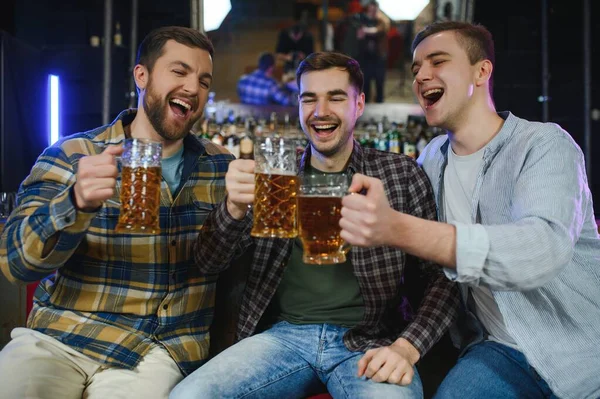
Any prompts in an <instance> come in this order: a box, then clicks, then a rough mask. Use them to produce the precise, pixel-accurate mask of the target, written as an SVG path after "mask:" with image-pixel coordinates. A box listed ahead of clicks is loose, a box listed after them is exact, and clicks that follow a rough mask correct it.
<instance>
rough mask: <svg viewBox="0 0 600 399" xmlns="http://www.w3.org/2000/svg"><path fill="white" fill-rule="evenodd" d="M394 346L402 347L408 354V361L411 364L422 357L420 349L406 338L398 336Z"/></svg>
mask: <svg viewBox="0 0 600 399" xmlns="http://www.w3.org/2000/svg"><path fill="white" fill-rule="evenodd" d="M392 346H395V347H397V348H400V350H402V351H403V352H404V353H406V354H407V357H408V361H409V362H410V364H411V365H413V366H414V365H415V364H416V363H417V362H418V361H419V359H421V354H420V353H419V351H418V349H417V348H415V346H414V345H413V344H411V343H410V342H409V341H408V340H407V339H406V338H398V339H397V340H396V341H395V342H394V343H393V344H392Z"/></svg>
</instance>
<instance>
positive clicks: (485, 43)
mask: <svg viewBox="0 0 600 399" xmlns="http://www.w3.org/2000/svg"><path fill="white" fill-rule="evenodd" d="M445 31H454V32H456V34H457V37H458V44H459V45H461V46H462V47H463V48H464V49H465V51H466V53H467V56H468V57H469V62H470V63H471V65H475V63H477V62H479V61H483V60H489V61H490V62H491V63H492V66H495V65H496V55H495V51H494V38H493V37H492V34H491V33H490V31H489V30H487V28H486V27H485V26H483V25H479V24H470V23H468V22H458V21H444V22H435V23H433V24H431V25H428V26H426V27H425V29H423V30H422V31H420V32H419V33H417V35H416V36H415V39H414V40H413V42H412V46H411V49H410V50H411V52H413V53H414V51H415V49H416V48H417V46H418V45H419V44H420V43H421V42H422V41H423V40H425V39H426V38H428V37H429V36H431V35H435V34H436V33H440V32H445ZM493 74H494V71H493V69H492V77H490V93H491V91H492V87H493V82H494V81H493Z"/></svg>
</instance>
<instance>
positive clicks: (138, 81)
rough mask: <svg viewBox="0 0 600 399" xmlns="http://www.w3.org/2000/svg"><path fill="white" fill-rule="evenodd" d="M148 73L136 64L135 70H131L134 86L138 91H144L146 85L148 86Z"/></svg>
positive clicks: (143, 67)
mask: <svg viewBox="0 0 600 399" xmlns="http://www.w3.org/2000/svg"><path fill="white" fill-rule="evenodd" d="M148 77H149V72H148V69H146V67H145V66H143V65H140V64H137V65H136V66H135V68H133V79H134V80H135V85H136V86H137V87H138V89H140V90H144V89H145V88H146V85H147V84H148Z"/></svg>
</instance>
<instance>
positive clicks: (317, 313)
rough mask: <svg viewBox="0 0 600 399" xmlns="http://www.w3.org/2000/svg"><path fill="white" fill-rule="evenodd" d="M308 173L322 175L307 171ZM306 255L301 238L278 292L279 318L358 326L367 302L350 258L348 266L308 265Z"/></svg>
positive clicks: (301, 322) (293, 321)
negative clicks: (361, 291)
mask: <svg viewBox="0 0 600 399" xmlns="http://www.w3.org/2000/svg"><path fill="white" fill-rule="evenodd" d="M305 173H323V172H320V171H318V170H316V169H314V168H312V169H308V168H307V170H306V171H305ZM303 252H304V251H303V249H302V243H301V242H300V239H299V238H298V239H296V240H295V241H294V245H293V249H292V255H291V256H290V259H289V261H288V263H287V265H286V268H285V271H284V274H283V279H282V281H281V283H280V284H279V287H278V289H277V292H276V293H275V301H276V304H277V308H278V311H279V314H278V319H280V320H285V321H288V322H290V323H293V324H321V323H328V324H335V325H340V326H344V327H353V326H355V325H356V324H358V323H359V322H360V321H361V320H362V318H363V314H364V303H363V299H362V295H361V293H360V288H359V286H358V281H357V280H356V277H355V276H354V271H353V267H352V262H351V261H350V256H347V257H346V259H347V260H346V262H345V263H340V264H334V265H309V264H306V263H304V262H302V255H303Z"/></svg>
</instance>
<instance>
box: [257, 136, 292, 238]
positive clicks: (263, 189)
mask: <svg viewBox="0 0 600 399" xmlns="http://www.w3.org/2000/svg"><path fill="white" fill-rule="evenodd" d="M254 160H255V162H256V167H255V170H254V172H255V175H254V181H255V187H254V224H253V226H252V231H251V232H250V234H251V235H252V236H253V237H270V238H294V237H296V236H297V235H298V227H297V223H296V195H297V193H298V177H297V176H296V173H297V169H298V167H297V164H296V144H295V142H294V140H290V139H286V138H283V137H261V138H258V139H257V142H256V143H255V145H254Z"/></svg>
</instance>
